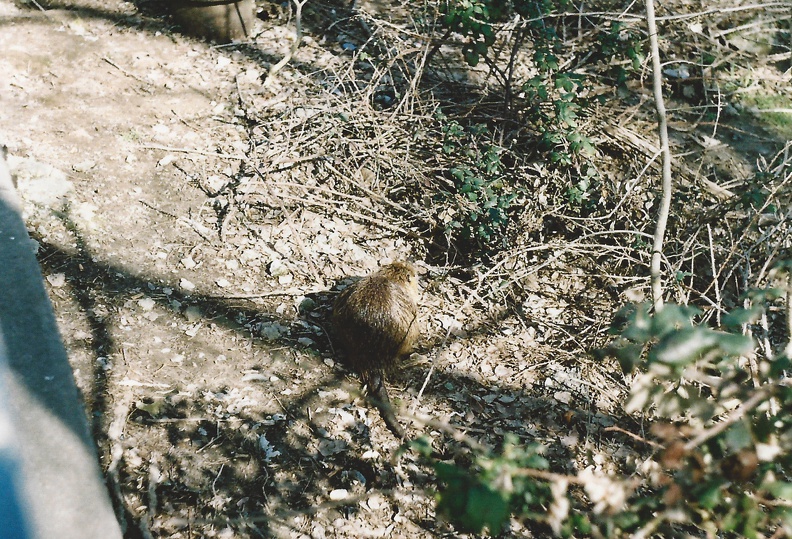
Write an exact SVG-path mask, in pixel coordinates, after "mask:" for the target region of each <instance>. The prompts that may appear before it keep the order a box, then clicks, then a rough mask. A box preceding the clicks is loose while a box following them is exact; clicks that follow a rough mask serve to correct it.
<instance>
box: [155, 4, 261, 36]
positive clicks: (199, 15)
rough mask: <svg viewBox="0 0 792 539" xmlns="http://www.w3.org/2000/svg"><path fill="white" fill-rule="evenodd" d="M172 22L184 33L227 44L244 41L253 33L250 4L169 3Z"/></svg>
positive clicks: (252, 13) (252, 11)
mask: <svg viewBox="0 0 792 539" xmlns="http://www.w3.org/2000/svg"><path fill="white" fill-rule="evenodd" d="M170 4H171V11H172V13H173V19H174V20H175V21H176V22H177V23H178V24H179V26H181V27H182V28H183V29H184V31H185V33H187V34H190V35H193V36H196V37H200V38H204V39H207V40H212V41H216V42H218V43H230V42H231V41H240V40H244V39H245V38H247V36H248V35H249V34H250V32H251V30H252V29H253V22H254V20H255V14H256V4H255V2H254V1H253V0H238V1H235V0H212V1H201V0H170Z"/></svg>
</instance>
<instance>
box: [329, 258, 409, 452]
mask: <svg viewBox="0 0 792 539" xmlns="http://www.w3.org/2000/svg"><path fill="white" fill-rule="evenodd" d="M417 299H418V278H417V274H416V272H415V268H414V267H413V266H411V265H410V264H407V263H404V262H394V263H393V264H390V265H387V266H384V267H383V268H382V269H380V270H379V271H377V272H376V273H374V274H372V275H370V276H368V277H366V278H364V279H361V280H360V281H358V282H357V283H355V284H352V285H350V286H349V287H347V288H346V289H345V290H344V291H343V292H341V294H340V295H339V296H338V299H336V302H335V306H334V308H333V327H334V329H335V333H336V335H337V337H338V340H339V341H340V344H341V345H342V346H343V347H344V349H345V350H346V353H347V358H348V363H349V365H350V366H351V367H352V368H353V369H354V370H355V371H357V372H358V373H359V374H360V377H361V379H362V381H363V383H364V384H366V385H367V386H368V388H369V397H370V399H371V400H372V401H373V402H374V404H375V405H376V406H377V408H379V410H380V412H381V414H382V418H383V420H385V423H386V424H387V425H388V427H389V428H390V430H391V431H392V432H393V433H394V434H395V435H396V436H398V437H399V438H403V437H404V430H402V428H401V426H400V425H399V423H398V422H397V421H396V416H395V414H394V412H393V407H392V406H391V403H390V398H389V397H388V393H387V390H386V389H385V385H384V383H383V377H384V376H385V375H386V374H387V373H388V372H390V371H393V370H394V369H395V368H396V367H397V365H398V360H399V358H401V357H402V356H405V355H407V354H409V353H410V352H411V351H412V348H413V345H414V344H415V340H416V339H417V337H418V323H417V314H418V307H417V304H416V301H417Z"/></svg>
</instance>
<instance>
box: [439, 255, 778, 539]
mask: <svg viewBox="0 0 792 539" xmlns="http://www.w3.org/2000/svg"><path fill="white" fill-rule="evenodd" d="M789 267H792V265H790V264H787V265H785V266H781V267H780V268H779V270H778V271H788V268H789ZM785 268H786V269H785ZM781 293H782V291H781V290H776V289H766V290H758V291H754V292H753V293H751V294H750V295H749V297H748V298H747V299H748V300H749V303H750V307H748V308H739V309H734V310H733V311H732V312H730V313H729V314H728V315H727V316H725V317H724V318H723V327H721V328H717V329H714V328H711V327H708V326H707V325H705V324H703V323H696V322H695V320H696V318H697V317H699V316H700V314H701V313H700V312H699V311H698V310H696V309H693V308H690V307H684V306H678V305H666V306H665V307H664V308H663V309H662V310H661V311H660V312H659V313H655V314H651V313H650V308H649V306H647V305H637V306H630V307H628V308H625V309H624V310H622V311H621V312H620V313H619V314H618V316H617V317H616V321H615V322H614V326H613V333H614V337H615V338H614V341H613V342H612V343H611V345H609V346H608V348H607V350H606V352H607V353H608V354H610V355H612V356H615V357H616V358H617V359H618V360H619V362H620V364H621V365H622V368H623V369H624V370H625V372H628V373H632V372H634V371H637V374H635V375H634V379H633V383H632V387H631V392H630V397H629V400H628V402H627V405H626V408H627V411H628V412H630V413H633V414H641V415H643V416H644V418H645V419H647V420H650V421H651V427H650V429H649V431H650V433H651V434H652V436H653V438H654V440H652V441H647V444H651V445H653V446H654V447H657V448H659V449H658V450H657V451H656V452H655V453H653V454H651V455H647V456H646V458H645V460H643V461H642V464H641V465H640V466H639V467H638V469H636V470H635V471H634V475H633V478H629V477H627V476H625V477H607V476H598V475H596V474H594V473H593V472H592V471H591V470H590V469H586V470H583V471H582V472H580V473H578V474H577V476H565V475H561V474H554V473H550V472H548V471H547V469H548V462H547V461H546V460H545V459H544V458H543V457H542V456H541V454H542V448H541V447H540V446H537V445H531V446H527V447H520V446H518V445H516V443H515V442H514V439H512V438H507V439H506V442H505V444H504V449H503V451H502V452H501V453H499V454H480V455H479V456H478V457H477V458H476V460H475V461H474V463H473V465H472V466H471V467H470V468H462V467H457V466H452V465H448V464H444V463H437V464H436V466H435V469H436V472H437V476H438V479H439V480H440V482H441V489H440V493H439V496H438V512H440V513H441V514H444V515H445V516H446V518H448V519H449V520H450V521H451V522H452V523H454V525H456V526H458V527H459V529H460V530H462V531H471V532H476V533H478V532H480V531H481V530H482V529H484V528H488V529H489V530H490V532H491V533H493V534H496V533H498V532H499V531H500V530H501V529H502V528H503V527H504V526H505V525H506V522H507V521H508V518H509V516H510V515H514V516H515V517H517V518H520V519H523V520H527V521H531V522H534V523H541V524H545V525H549V526H550V527H551V528H552V529H553V531H554V533H555V534H556V535H560V536H564V537H569V536H572V535H575V536H578V537H580V536H581V535H588V534H589V533H590V534H591V535H593V536H605V537H649V536H666V537H675V536H680V535H687V534H689V535H691V536H703V535H706V536H708V537H716V536H723V534H725V533H729V534H732V536H739V537H748V538H758V537H763V536H765V534H772V533H773V532H774V531H775V536H780V535H779V534H780V533H784V534H786V535H787V536H788V535H790V534H792V476H790V472H791V471H792V416H791V415H790V411H791V410H792V383H790V378H789V377H788V374H789V372H792V359H790V351H792V346H790V345H788V346H787V348H786V349H785V350H784V351H782V352H781V353H779V354H778V355H776V356H775V357H769V356H760V355H757V354H756V353H755V343H754V341H753V339H752V338H751V337H749V336H747V335H745V334H744V332H743V330H744V328H746V327H750V325H751V324H754V323H755V322H756V321H757V320H758V319H759V318H760V317H761V316H762V315H763V314H764V313H765V312H766V311H767V308H768V305H769V303H770V302H772V301H774V300H775V299H776V298H778V297H779V296H780V295H781ZM749 359H750V361H749ZM569 485H577V486H579V487H580V488H582V491H583V492H584V493H585V497H584V496H580V495H575V496H570V495H569V494H568V492H567V491H568V486H569ZM485 506H486V507H490V508H492V509H491V510H484V507H485ZM542 508H544V509H542Z"/></svg>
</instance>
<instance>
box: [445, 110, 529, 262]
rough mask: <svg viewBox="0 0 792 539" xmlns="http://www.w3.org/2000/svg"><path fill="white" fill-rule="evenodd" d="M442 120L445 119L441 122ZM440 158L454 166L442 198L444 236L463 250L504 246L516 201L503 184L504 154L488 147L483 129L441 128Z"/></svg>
mask: <svg viewBox="0 0 792 539" xmlns="http://www.w3.org/2000/svg"><path fill="white" fill-rule="evenodd" d="M441 119H445V118H441ZM443 133H444V143H443V153H444V154H445V155H447V156H449V157H451V158H452V161H453V162H454V163H455V165H454V166H452V167H450V168H449V169H448V170H447V173H448V175H449V176H450V179H451V185H453V189H452V190H451V191H450V192H447V194H446V202H447V204H445V205H444V212H443V215H442V216H441V221H442V222H443V224H444V226H445V233H446V234H447V235H448V236H449V237H450V238H451V240H452V241H454V242H456V243H458V244H459V245H460V247H461V248H462V250H463V251H464V250H468V251H469V250H472V249H481V250H484V251H488V250H491V249H493V248H495V247H497V246H499V245H505V243H506V238H505V237H504V234H505V231H506V227H507V225H508V223H509V210H510V209H511V206H512V203H513V201H514V199H515V198H516V197H517V194H516V191H515V189H513V188H512V187H511V186H510V185H509V184H508V182H507V181H506V178H505V175H504V170H503V169H504V166H503V163H502V162H501V157H500V156H501V152H502V149H501V148H499V147H497V146H495V145H493V144H490V143H489V142H488V139H489V138H490V137H489V132H488V130H487V127H486V126H485V125H473V126H470V127H468V128H464V127H462V126H461V125H460V124H459V123H458V122H456V121H453V120H451V121H448V122H447V123H445V124H444V125H443Z"/></svg>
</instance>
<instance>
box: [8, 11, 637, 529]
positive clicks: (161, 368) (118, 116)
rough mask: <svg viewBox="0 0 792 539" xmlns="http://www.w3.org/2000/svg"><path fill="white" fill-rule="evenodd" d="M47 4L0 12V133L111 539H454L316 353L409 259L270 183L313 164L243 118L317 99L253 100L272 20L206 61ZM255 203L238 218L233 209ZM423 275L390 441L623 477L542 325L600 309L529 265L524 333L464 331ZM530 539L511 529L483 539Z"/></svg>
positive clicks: (574, 283) (462, 319)
mask: <svg viewBox="0 0 792 539" xmlns="http://www.w3.org/2000/svg"><path fill="white" fill-rule="evenodd" d="M75 7H78V8H80V9H79V10H73V9H72V8H75ZM60 8H61V9H55V10H48V11H46V12H42V11H40V10H38V9H36V7H35V6H34V5H29V6H18V5H15V4H13V3H11V2H9V1H8V0H0V28H1V29H2V30H1V31H0V51H2V54H0V70H2V73H3V76H2V77H0V98H1V99H2V107H0V138H2V139H3V140H5V141H6V144H8V146H9V150H10V155H11V164H12V165H13V166H14V168H15V170H16V174H17V177H18V182H19V189H20V192H21V194H22V195H23V197H24V198H25V199H26V201H27V206H26V211H27V216H26V218H27V222H28V224H29V229H30V231H31V234H32V235H33V237H34V239H35V240H36V241H37V242H38V244H39V253H38V258H39V260H40V262H41V264H42V269H43V272H44V275H45V278H46V280H47V286H48V288H49V291H50V295H51V299H52V301H53V304H54V306H55V311H56V315H57V318H58V322H59V324H60V329H61V332H62V336H63V339H64V341H65V343H66V346H67V349H68V351H69V354H70V358H71V361H72V364H73V367H74V372H75V378H76V380H77V383H78V385H79V387H80V389H81V390H82V392H83V394H84V397H85V400H86V404H87V408H88V411H89V417H90V419H91V421H92V423H93V429H94V433H95V435H96V439H97V443H98V446H99V448H100V455H101V465H102V468H103V470H104V471H105V473H106V475H107V477H108V484H109V491H110V495H111V497H112V498H113V502H114V504H115V505H116V507H117V508H118V512H119V518H121V519H122V521H123V524H124V526H125V527H126V529H127V533H126V534H127V536H128V537H163V538H164V537H169V538H193V537H221V538H231V537H240V538H247V537H312V538H317V539H320V538H324V537H355V538H359V537H393V538H400V537H405V538H417V537H444V536H455V535H456V534H455V533H454V531H453V529H452V528H450V527H449V526H447V525H446V524H444V523H442V522H440V521H438V520H437V519H436V518H435V514H434V499H433V487H434V483H433V479H432V475H431V473H430V470H429V469H428V468H427V467H426V466H425V465H424V464H422V463H421V462H419V461H418V459H417V457H415V456H414V455H412V454H407V455H404V456H402V457H401V458H399V459H395V458H394V451H395V450H396V449H397V448H398V446H399V443H398V441H397V440H396V439H394V437H393V436H392V435H391V434H390V432H388V431H387V429H386V428H385V427H384V424H383V423H382V421H381V420H380V418H379V416H378V415H377V413H376V411H374V410H371V409H369V407H368V406H366V404H365V403H364V401H363V399H362V398H361V393H360V388H359V384H358V382H357V380H356V378H355V377H354V376H352V375H350V374H349V373H348V372H347V371H346V370H345V369H344V368H343V366H342V365H340V364H339V362H338V357H337V355H336V353H335V351H334V350H333V348H332V345H331V344H330V341H329V339H328V335H327V325H326V320H327V313H328V309H329V306H330V305H331V303H332V298H333V297H334V294H335V290H336V287H337V286H338V285H339V284H343V280H344V279H346V278H348V277H352V276H360V275H365V274H367V273H369V272H371V271H373V270H374V269H376V268H377V267H378V265H379V264H381V263H383V262H387V261H392V260H397V259H403V258H412V259H416V258H417V259H421V258H422V254H424V253H425V251H424V250H422V248H421V247H420V246H419V245H418V244H416V243H415V242H414V241H412V240H411V237H410V235H409V234H407V233H405V232H404V231H400V230H399V227H398V226H395V225H388V223H387V222H386V220H384V219H383V220H378V219H375V218H373V217H371V216H368V217H367V216H366V215H362V216H361V215H360V214H358V213H357V212H353V211H349V210H344V209H343V207H335V208H336V210H335V211H333V208H334V206H329V205H326V206H324V209H323V206H322V205H321V204H318V203H313V204H312V205H311V206H310V207H309V206H308V205H307V204H303V201H309V200H311V201H315V200H316V197H317V196H320V195H321V194H322V193H328V192H329V191H330V190H332V186H326V185H324V184H321V183H320V182H319V181H318V180H317V178H314V177H310V176H306V175H302V174H300V173H299V172H298V171H295V170H287V168H288V165H289V164H293V163H295V162H302V161H309V160H311V159H314V158H315V156H312V155H311V153H310V152H308V151H298V150H299V149H300V144H301V143H302V142H301V141H304V140H309V139H310V138H311V133H310V132H306V133H301V134H294V133H293V132H289V133H287V131H286V130H282V131H279V130H278V129H279V126H277V125H275V124H272V125H262V124H261V123H256V122H251V121H250V118H251V114H250V111H256V112H257V113H260V114H264V113H266V114H267V115H269V116H270V117H278V115H281V116H282V117H283V118H286V119H285V120H283V121H284V123H286V122H287V120H288V121H291V120H292V119H294V118H303V119H305V118H310V117H311V115H313V114H318V113H320V112H326V109H327V107H328V106H329V105H328V103H332V101H330V99H331V98H332V95H333V92H334V91H336V88H333V87H332V85H331V84H328V85H327V86H325V87H322V86H321V85H318V84H315V85H314V86H313V87H312V88H313V90H312V91H313V92H314V94H312V95H308V92H307V91H305V90H301V89H302V88H305V87H308V84H307V83H306V80H305V78H304V76H303V75H300V74H299V73H300V72H297V71H293V70H290V69H288V68H287V69H285V70H283V71H282V72H281V73H279V74H278V75H277V77H276V80H275V81H274V82H272V83H271V84H268V85H264V84H262V75H263V74H265V73H266V71H267V69H268V68H269V65H270V64H271V63H272V62H274V61H277V60H279V59H280V58H281V57H282V56H283V55H284V54H285V53H286V51H287V50H288V47H289V45H290V43H291V37H292V30H291V26H289V25H288V24H287V23H288V21H287V20H286V19H284V18H279V17H278V16H277V14H276V15H274V16H273V17H271V18H270V19H269V20H267V21H258V23H257V24H258V26H257V28H256V32H255V41H254V42H251V43H248V44H246V45H243V46H215V45H209V44H206V43H202V42H200V41H199V40H196V39H193V38H190V37H186V36H182V35H180V34H179V33H177V32H175V31H174V30H173V28H172V27H171V26H169V25H168V22H167V20H166V19H164V18H159V17H157V16H156V14H145V13H144V14H142V15H141V13H142V12H141V10H139V9H138V6H136V5H134V4H132V3H129V2H118V1H113V0H93V1H91V0H75V1H74V2H69V3H68V4H67V3H64V4H62V5H60ZM275 11H277V10H275ZM295 62H297V63H299V64H300V65H301V66H302V67H303V68H305V66H316V67H315V70H316V71H317V72H318V71H323V72H328V73H330V72H333V71H334V70H335V71H339V70H342V69H344V66H345V63H344V62H345V60H344V47H343V43H324V44H320V43H318V42H317V41H316V40H313V39H311V38H310V37H309V38H307V39H306V43H305V44H304V46H303V47H301V49H300V51H299V52H298V54H297V57H296V58H295ZM301 92H304V93H301ZM323 92H324V93H323ZM317 95H318V96H319V97H317ZM323 96H324V97H323ZM326 96H330V97H326ZM301 99H302V101H301ZM295 103H300V105H299V106H295ZM303 136H304V137H305V138H304V139H303V138H300V137H303ZM381 143H383V144H387V140H384V141H382V142H381ZM363 144H365V141H361V145H363ZM322 151H324V152H325V155H331V156H332V153H333V152H334V151H340V150H338V149H337V148H326V149H324V150H322ZM376 159H377V155H376V153H375V152H372V156H371V160H372V163H373V164H371V165H370V166H369V168H370V169H371V170H374V171H376V163H375V161H376ZM279 167H280V168H279ZM261 170H266V171H269V172H270V173H271V174H269V175H267V176H266V177H267V178H268V181H264V180H263V178H264V177H265V176H263V175H261V174H257V172H260V171H261ZM369 172H370V170H367V169H363V168H360V169H358V170H356V171H352V172H351V173H350V174H361V175H364V176H365V174H368V173H369ZM276 173H277V174H276ZM351 177H352V176H350V178H351ZM374 184H375V185H376V181H375V182H374ZM229 186H231V187H233V188H234V189H230V188H229ZM255 197H258V198H256V200H259V201H262V200H263V201H264V204H263V205H262V206H259V210H258V211H257V212H255V213H250V212H245V211H243V210H240V208H249V207H250V206H246V204H247V203H248V201H249V200H251V199H252V198H255ZM261 207H265V208H267V209H266V210H261V209H260V208H261ZM414 210H415V211H416V212H418V211H420V208H414ZM383 222H384V223H385V225H388V226H383V225H382V223H383ZM419 268H420V270H421V273H422V286H423V291H422V300H421V307H420V309H421V313H420V319H421V321H422V326H423V331H422V337H421V341H420V343H419V351H418V353H417V354H414V355H413V356H412V358H411V360H410V362H409V364H408V367H407V368H406V369H405V370H404V372H403V373H402V374H401V375H400V376H398V377H396V378H395V379H393V380H391V389H390V392H391V396H392V398H393V399H394V401H395V402H396V404H397V405H398V406H399V408H400V409H401V410H402V412H403V414H404V415H403V416H402V422H405V423H406V422H408V421H409V418H411V417H412V418H419V419H420V420H421V421H419V422H415V423H411V424H410V426H409V427H408V430H409V432H410V433H411V434H412V435H418V434H420V433H425V434H427V435H428V436H429V437H430V438H431V439H432V440H433V443H434V445H435V448H436V449H437V450H438V451H439V452H440V453H441V454H444V453H447V452H448V454H452V453H453V454H454V455H456V458H459V457H458V455H459V453H458V452H464V449H463V447H464V446H463V444H459V443H458V442H456V441H454V440H453V439H452V438H451V437H449V436H448V435H447V434H445V433H442V432H441V430H442V429H441V427H440V426H441V425H444V424H451V425H455V426H457V427H458V428H459V429H461V430H462V431H463V432H465V433H466V434H467V435H469V436H471V437H474V438H476V439H477V440H479V441H481V442H483V443H489V444H493V445H495V444H496V443H497V442H498V440H499V439H500V437H501V436H502V435H503V434H504V433H505V432H514V433H516V434H517V435H518V436H519V437H520V438H521V439H522V440H524V441H526V442H531V441H538V442H545V443H547V444H548V446H549V447H550V450H549V451H550V454H549V456H550V457H551V459H554V458H555V459H557V461H559V462H561V461H566V462H569V466H580V467H585V466H588V465H591V466H596V467H599V468H602V469H607V468H608V467H609V466H612V465H613V464H612V462H613V461H614V460H624V459H625V455H626V454H627V453H629V452H630V451H631V449H630V446H629V445H628V444H624V443H621V442H619V441H618V440H615V441H614V440H611V443H609V444H607V445H602V444H601V439H602V437H603V436H605V435H604V434H603V430H602V429H603V427H607V426H611V425H613V424H614V422H615V421H616V419H615V418H616V417H618V416H619V414H621V412H620V405H619V402H621V401H622V399H623V396H624V392H625V391H626V385H625V383H624V381H623V380H622V377H621V375H620V374H617V373H616V370H615V369H614V368H613V366H612V365H606V366H604V368H603V366H602V365H598V364H596V363H593V362H582V361H580V358H581V357H585V352H586V350H587V349H588V348H589V347H590V346H591V345H592V344H593V343H591V342H582V340H581V339H582V337H581V336H580V335H575V334H572V333H569V332H566V331H567V330H565V329H564V327H562V324H561V321H562V320H563V322H564V324H565V325H566V327H574V326H575V320H576V319H578V320H583V321H584V322H583V323H585V324H587V325H589V326H591V325H597V326H599V327H605V326H606V325H607V324H608V321H609V319H608V315H607V314H606V313H608V312H612V311H611V310H610V309H611V305H610V301H611V299H610V298H608V295H607V293H606V292H603V290H596V289H592V288H591V287H590V282H589V281H588V280H586V279H583V278H581V276H582V273H583V272H582V270H580V269H576V268H566V270H565V271H563V272H561V273H558V272H554V271H553V268H552V267H549V268H547V269H548V271H546V273H542V274H537V275H536V276H534V277H532V279H533V281H532V283H531V287H530V289H529V290H528V292H527V293H526V298H527V299H526V301H525V302H524V304H523V305H522V309H523V314H524V316H522V317H515V316H513V315H510V316H505V317H501V318H498V319H494V321H493V320H490V321H489V322H487V323H482V322H481V320H480V317H478V316H477V313H476V309H475V308H474V307H473V306H472V303H473V301H474V300H475V297H476V290H471V289H470V288H468V287H467V286H463V283H462V281H461V280H460V279H458V278H457V277H456V276H454V275H453V274H450V273H443V272H442V271H440V268H438V267H437V266H433V265H431V264H427V263H421V262H419ZM534 291H536V292H534ZM540 291H541V292H540ZM603 297H605V298H606V299H605V300H603V299H602V298H603ZM474 321H475V323H473V322H474ZM551 337H552V340H553V342H555V343H558V342H565V343H566V346H564V347H563V348H559V347H558V346H552V347H551V346H550V345H549V344H548V341H549V340H551ZM430 372H431V376H430V377H429V382H428V384H427V385H426V387H425V388H423V389H422V386H423V384H424V381H425V380H426V379H427V375H429V374H430ZM570 411H574V413H570ZM427 422H429V426H426V425H425V424H426V423H427ZM454 451H456V452H454ZM572 455H575V457H574V458H570V457H571V456H572ZM576 459H577V460H576ZM560 471H563V470H560ZM569 471H573V470H569ZM533 536H541V534H539V533H537V532H535V531H530V530H527V529H525V528H524V527H522V526H521V524H520V523H519V522H514V523H513V525H512V527H511V529H510V531H508V532H506V533H505V535H504V537H533Z"/></svg>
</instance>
